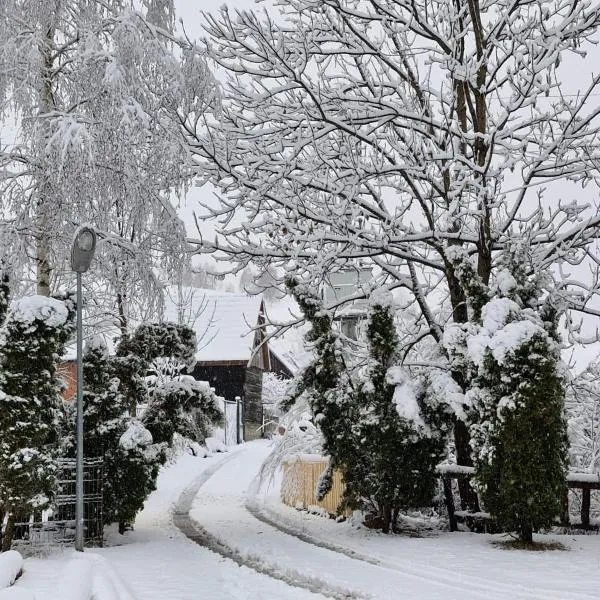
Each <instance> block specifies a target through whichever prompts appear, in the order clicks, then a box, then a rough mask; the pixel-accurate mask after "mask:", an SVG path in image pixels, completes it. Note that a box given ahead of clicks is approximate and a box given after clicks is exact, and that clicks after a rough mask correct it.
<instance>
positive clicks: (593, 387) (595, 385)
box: [565, 362, 600, 473]
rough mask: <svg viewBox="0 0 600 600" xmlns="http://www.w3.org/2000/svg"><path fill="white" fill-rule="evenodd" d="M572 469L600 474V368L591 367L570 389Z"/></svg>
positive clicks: (569, 386) (598, 366)
mask: <svg viewBox="0 0 600 600" xmlns="http://www.w3.org/2000/svg"><path fill="white" fill-rule="evenodd" d="M566 391H567V393H566V399H565V408H566V414H567V419H568V428H569V441H570V456H571V460H570V463H571V466H572V467H573V468H574V469H575V470H577V471H583V472H590V473H598V472H600V364H598V363H597V362H595V363H592V364H591V365H589V366H588V367H587V368H586V369H585V370H584V371H583V372H582V373H580V374H579V375H577V377H574V378H573V379H572V380H571V381H570V382H569V385H568V386H567V390H566Z"/></svg>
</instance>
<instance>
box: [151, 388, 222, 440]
mask: <svg viewBox="0 0 600 600" xmlns="http://www.w3.org/2000/svg"><path fill="white" fill-rule="evenodd" d="M222 419H223V413H222V412H221V410H220V408H219V405H218V402H217V396H216V395H215V393H214V391H213V390H212V389H211V387H210V386H209V384H208V383H207V382H205V381H196V380H195V379H194V378H192V377H186V376H179V378H178V379H175V380H172V381H168V382H166V383H164V384H163V385H161V386H159V387H157V388H156V389H155V390H154V392H153V394H152V398H151V401H150V404H149V406H148V409H147V410H146V412H145V413H144V417H143V421H144V425H145V426H146V427H147V428H148V430H149V431H150V433H151V434H152V437H153V439H154V441H155V442H159V443H160V442H166V443H167V444H171V443H172V441H173V435H174V434H175V433H177V434H179V435H180V436H183V437H185V438H188V439H189V440H191V441H192V442H197V443H200V444H202V443H204V440H205V439H206V438H207V437H208V436H209V435H210V433H211V430H212V428H213V427H214V426H216V425H219V424H220V423H221V421H222Z"/></svg>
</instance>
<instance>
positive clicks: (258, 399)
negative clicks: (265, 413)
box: [244, 367, 263, 439]
mask: <svg viewBox="0 0 600 600" xmlns="http://www.w3.org/2000/svg"><path fill="white" fill-rule="evenodd" d="M262 375H263V371H262V369H260V368H259V367H248V368H247V369H246V383H245V385H244V423H245V426H246V428H245V435H246V439H255V438H258V437H262V430H259V429H258V428H259V427H260V426H261V425H262Z"/></svg>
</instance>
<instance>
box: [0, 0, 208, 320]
mask: <svg viewBox="0 0 600 600" xmlns="http://www.w3.org/2000/svg"><path fill="white" fill-rule="evenodd" d="M174 18H175V15H174V6H173V1H172V0H102V1H100V0H86V1H84V2H80V1H74V0H41V1H40V0H25V1H23V0H6V1H3V2H2V5H1V6H0V114H1V116H2V117H3V126H4V127H3V130H4V131H6V132H7V133H4V135H3V140H2V142H3V144H4V147H3V148H2V149H1V152H0V173H1V175H0V197H1V198H2V201H1V202H2V204H1V205H0V206H1V207H2V214H3V216H4V219H5V220H6V221H9V222H10V224H11V225H12V227H13V230H17V231H18V232H19V233H20V235H21V237H22V239H23V240H24V241H25V242H26V245H25V248H26V249H27V252H28V256H27V257H26V258H25V257H22V258H23V260H22V261H21V262H22V263H23V262H24V260H25V262H26V265H25V267H26V268H27V267H29V264H27V261H26V259H31V261H33V263H34V264H33V266H34V269H35V281H36V283H37V290H38V293H40V294H43V295H48V294H49V293H50V292H51V291H53V290H55V289H56V288H58V287H59V286H60V285H61V284H62V283H64V282H65V279H66V278H67V277H68V275H67V274H66V268H65V267H66V265H67V261H68V256H69V250H70V245H71V239H72V235H73V231H74V228H75V227H76V226H77V225H78V224H80V223H84V222H89V223H91V224H92V225H93V226H94V227H96V228H97V230H98V234H99V237H100V240H101V242H102V243H101V244H100V247H99V252H98V255H97V260H96V261H95V264H96V266H95V269H96V277H95V278H93V280H94V281H96V282H97V283H98V285H97V287H96V288H95V289H94V292H95V293H94V294H93V296H94V298H95V301H96V303H97V304H100V307H99V309H98V310H101V311H102V310H104V311H108V313H109V315H111V316H114V319H113V320H114V323H115V324H116V325H118V326H119V327H121V328H122V329H125V328H126V327H127V325H128V322H129V318H130V316H131V315H130V314H129V313H130V312H132V313H135V310H136V308H137V309H138V313H139V310H141V307H145V308H146V309H147V308H148V307H149V308H150V312H153V311H154V312H156V311H155V310H154V309H156V299H157V298H160V283H161V282H160V274H161V273H172V272H173V271H176V270H177V269H179V268H180V266H181V265H182V264H185V257H186V246H185V230H184V226H183V224H182V223H181V221H180V220H179V218H178V217H177V214H176V210H175V208H174V206H173V205H172V203H171V196H172V195H173V192H174V191H176V190H181V189H182V186H184V185H185V184H186V182H187V181H188V179H189V175H190V172H189V161H188V160H187V150H186V148H185V147H184V146H183V144H182V143H181V135H180V131H179V129H178V123H177V121H176V120H175V119H173V118H172V117H173V115H174V114H175V110H176V109H177V108H181V107H186V109H187V110H191V109H192V108H193V109H194V110H199V111H201V110H202V109H203V106H204V104H205V102H207V101H208V98H209V96H211V93H210V92H209V91H208V90H209V89H210V88H209V87H208V83H207V82H208V81H209V79H210V77H209V74H208V71H207V69H206V65H205V63H204V61H203V59H202V57H201V56H200V54H199V53H198V52H197V51H195V50H194V48H193V47H192V45H191V44H190V43H188V42H187V41H185V40H180V39H178V38H176V37H175V35H174V33H173V29H174ZM11 120H15V127H14V135H13V134H12V132H11V128H10V123H11ZM26 272H27V271H26ZM91 280H92V278H90V281H91ZM107 290H108V293H106V291H107Z"/></svg>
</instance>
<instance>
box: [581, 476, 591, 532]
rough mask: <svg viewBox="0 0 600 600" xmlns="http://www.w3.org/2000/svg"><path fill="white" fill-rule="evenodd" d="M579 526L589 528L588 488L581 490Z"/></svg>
mask: <svg viewBox="0 0 600 600" xmlns="http://www.w3.org/2000/svg"><path fill="white" fill-rule="evenodd" d="M581 492H582V495H581V525H582V526H583V527H585V528H586V529H587V528H588V527H589V526H590V488H589V486H584V487H583V488H582V490H581Z"/></svg>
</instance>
